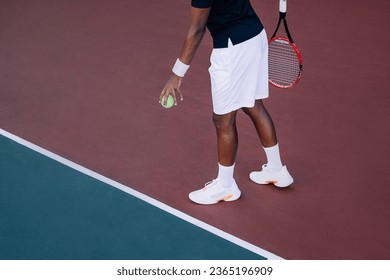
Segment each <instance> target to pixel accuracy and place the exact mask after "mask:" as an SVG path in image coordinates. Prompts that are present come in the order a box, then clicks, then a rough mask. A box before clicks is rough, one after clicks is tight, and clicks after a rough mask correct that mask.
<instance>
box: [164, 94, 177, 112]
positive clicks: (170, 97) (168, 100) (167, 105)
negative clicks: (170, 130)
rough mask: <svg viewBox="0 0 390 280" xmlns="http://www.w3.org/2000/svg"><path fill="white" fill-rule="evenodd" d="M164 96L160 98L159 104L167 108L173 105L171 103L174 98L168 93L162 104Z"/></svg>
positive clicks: (173, 101)
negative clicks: (165, 101)
mask: <svg viewBox="0 0 390 280" xmlns="http://www.w3.org/2000/svg"><path fill="white" fill-rule="evenodd" d="M164 100H165V99H164V97H163V98H162V99H161V105H162V106H163V107H164V108H166V109H168V108H171V107H172V106H173V104H174V103H175V100H174V99H173V97H172V95H168V99H167V103H166V104H165V105H164Z"/></svg>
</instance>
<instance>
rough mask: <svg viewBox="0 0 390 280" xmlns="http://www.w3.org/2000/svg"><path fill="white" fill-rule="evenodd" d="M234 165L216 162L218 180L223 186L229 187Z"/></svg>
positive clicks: (231, 181)
mask: <svg viewBox="0 0 390 280" xmlns="http://www.w3.org/2000/svg"><path fill="white" fill-rule="evenodd" d="M234 165H235V164H233V165H232V166H223V165H221V164H219V163H218V177H217V180H218V182H220V183H221V185H222V186H224V187H230V186H231V185H232V184H233V173H234Z"/></svg>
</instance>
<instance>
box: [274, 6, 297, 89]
mask: <svg viewBox="0 0 390 280" xmlns="http://www.w3.org/2000/svg"><path fill="white" fill-rule="evenodd" d="M286 13H287V0H280V2H279V21H278V25H277V27H276V30H275V32H274V34H273V35H272V37H271V39H270V40H269V52H268V59H269V82H270V83H271V84H272V85H274V86H276V87H278V88H291V87H293V86H294V85H295V84H296V83H297V82H298V81H299V79H300V78H301V75H302V56H301V54H300V52H299V50H298V47H297V46H296V44H295V43H294V40H293V39H292V37H291V35H290V31H289V30H288V26H287V21H286ZM282 20H283V25H284V29H285V30H286V34H287V38H286V37H283V36H276V33H277V32H278V30H279V26H280V23H281V21H282Z"/></svg>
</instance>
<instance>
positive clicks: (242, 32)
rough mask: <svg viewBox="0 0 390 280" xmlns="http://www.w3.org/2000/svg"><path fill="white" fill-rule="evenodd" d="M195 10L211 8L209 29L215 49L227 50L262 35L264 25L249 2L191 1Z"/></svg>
mask: <svg viewBox="0 0 390 280" xmlns="http://www.w3.org/2000/svg"><path fill="white" fill-rule="evenodd" d="M191 5H192V7H194V8H211V11H210V15H209V18H208V20H207V28H208V30H209V31H210V33H211V36H212V37H213V43H214V48H226V47H227V46H228V39H229V38H230V40H231V41H232V43H233V45H236V44H239V43H242V42H244V41H246V40H249V39H251V38H253V37H255V36H256V35H258V34H260V32H261V31H262V30H263V25H262V24H261V22H260V19H259V17H258V16H257V15H256V13H255V11H254V9H253V7H252V5H251V3H250V2H249V0H191Z"/></svg>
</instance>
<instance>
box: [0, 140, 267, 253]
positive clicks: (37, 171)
mask: <svg viewBox="0 0 390 280" xmlns="http://www.w3.org/2000/svg"><path fill="white" fill-rule="evenodd" d="M0 259H2V260H20V259H25V260H86V259H87V260H98V259H106V260H111V259H117V260H123V259H129V260H135V259H136V260H150V259H178V260H193V259H198V260H202V259H205V260H212V259H265V258H264V257H262V256H260V255H258V254H256V253H254V252H252V251H249V250H247V249H245V248H242V247H240V246H238V245H236V244H234V243H231V242H230V241H227V240H225V239H224V238H221V237H219V236H217V235H214V234H212V233H210V232H208V231H206V230H204V229H202V228H199V227H197V226H195V225H193V224H191V223H189V222H187V221H184V220H182V219H180V218H178V217H176V216H174V215H172V214H170V213H167V212H165V211H162V210H160V209H159V208H157V207H155V206H152V205H150V204H148V203H146V202H144V201H143V200H141V199H139V198H136V197H134V196H131V195H130V194H128V193H125V192H123V191H121V190H118V189H116V188H114V187H112V186H111V185H108V184H106V183H103V182H101V181H99V180H97V179H94V178H92V177H90V176H88V175H85V174H83V173H81V172H79V171H76V170H74V169H72V168H70V167H68V166H65V165H63V164H61V163H59V162H57V161H55V160H53V159H51V158H48V157H46V156H44V155H42V154H40V153H38V152H36V151H34V150H31V149H29V148H27V147H25V146H23V145H21V144H19V143H16V142H14V141H13V140H10V139H8V138H6V137H4V136H1V135H0Z"/></svg>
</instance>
